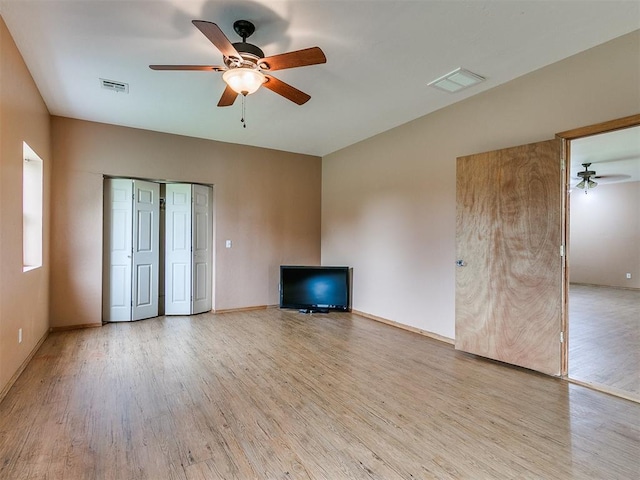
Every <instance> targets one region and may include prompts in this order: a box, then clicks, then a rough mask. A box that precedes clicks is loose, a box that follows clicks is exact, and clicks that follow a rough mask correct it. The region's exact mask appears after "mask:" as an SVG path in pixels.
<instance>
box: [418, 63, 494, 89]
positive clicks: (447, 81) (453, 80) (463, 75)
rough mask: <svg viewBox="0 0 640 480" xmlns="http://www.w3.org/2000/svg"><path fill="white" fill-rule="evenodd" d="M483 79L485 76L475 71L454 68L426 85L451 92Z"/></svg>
mask: <svg viewBox="0 0 640 480" xmlns="http://www.w3.org/2000/svg"><path fill="white" fill-rule="evenodd" d="M484 81H485V78H484V77H481V76H480V75H478V74H477V73H473V72H470V71H469V70H465V69H464V68H456V69H455V70H454V71H453V72H449V73H447V74H446V75H443V76H442V77H440V78H437V79H435V80H434V81H433V82H429V83H428V85H429V86H430V87H435V88H439V89H440V90H444V91H445V92H449V93H453V92H457V91H459V90H462V89H463V88H467V87H471V86H472V85H475V84H477V83H480V82H484Z"/></svg>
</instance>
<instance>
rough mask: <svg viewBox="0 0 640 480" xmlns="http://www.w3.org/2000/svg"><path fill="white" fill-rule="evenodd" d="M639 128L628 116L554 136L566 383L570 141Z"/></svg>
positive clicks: (634, 118)
mask: <svg viewBox="0 0 640 480" xmlns="http://www.w3.org/2000/svg"><path fill="white" fill-rule="evenodd" d="M638 125H640V114H636V115H630V116H628V117H622V118H617V119H615V120H608V121H606V122H601V123H596V124H593V125H587V126H584V127H579V128H574V129H572V130H566V131H564V132H560V133H556V138H560V139H561V140H562V152H563V159H564V165H565V169H564V172H563V179H562V181H563V190H564V192H563V195H562V218H563V220H562V224H563V232H562V243H563V245H564V258H563V272H564V273H563V275H564V278H563V281H562V333H563V336H564V342H563V344H562V353H561V367H560V372H561V377H562V378H564V379H566V380H569V376H568V375H569V254H570V251H569V235H570V232H569V186H570V185H569V184H570V177H571V163H570V162H571V140H576V139H578V138H584V137H590V136H592V135H598V134H600V133H607V132H613V131H615V130H622V129H625V128H629V127H635V126H638ZM592 388H594V389H595V390H600V388H598V387H597V386H592Z"/></svg>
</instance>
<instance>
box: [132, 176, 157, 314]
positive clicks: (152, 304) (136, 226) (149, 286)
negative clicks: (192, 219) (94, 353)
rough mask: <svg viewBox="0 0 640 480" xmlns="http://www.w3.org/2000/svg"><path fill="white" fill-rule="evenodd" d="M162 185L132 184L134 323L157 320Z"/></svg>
mask: <svg viewBox="0 0 640 480" xmlns="http://www.w3.org/2000/svg"><path fill="white" fill-rule="evenodd" d="M159 214H160V185H158V184H157V183H153V182H144V181H142V180H134V181H133V218H134V223H133V276H132V283H133V291H132V295H133V298H132V300H133V302H132V306H131V319H132V320H141V319H143V318H151V317H157V316H158V296H159V295H158V285H159V275H158V273H159V272H158V270H159V266H160V241H159V236H160V221H159V217H160V215H159Z"/></svg>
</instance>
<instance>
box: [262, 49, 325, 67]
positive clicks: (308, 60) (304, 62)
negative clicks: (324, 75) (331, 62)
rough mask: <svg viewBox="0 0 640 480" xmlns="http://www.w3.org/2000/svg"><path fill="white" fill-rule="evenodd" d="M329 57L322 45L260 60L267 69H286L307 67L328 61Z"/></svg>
mask: <svg viewBox="0 0 640 480" xmlns="http://www.w3.org/2000/svg"><path fill="white" fill-rule="evenodd" d="M326 61H327V57H325V56H324V52H323V51H322V50H321V49H320V47H311V48H305V49H304V50H296V51H295V52H289V53H281V54H280V55H273V56H271V57H266V58H263V59H262V60H260V62H259V65H260V66H261V68H264V69H265V70H270V71H274V70H284V69H285V68H295V67H306V66H308V65H317V64H319V63H326Z"/></svg>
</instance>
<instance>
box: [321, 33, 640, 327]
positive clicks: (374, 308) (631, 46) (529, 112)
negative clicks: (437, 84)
mask: <svg viewBox="0 0 640 480" xmlns="http://www.w3.org/2000/svg"><path fill="white" fill-rule="evenodd" d="M639 59H640V33H639V32H638V31H636V32H634V33H632V34H629V35H626V36H623V37H620V38H618V39H616V40H614V41H611V42H608V43H606V44H603V45H600V46H598V47H596V48H593V49H591V50H588V51H585V52H583V53H580V54H578V55H575V56H573V57H571V58H568V59H566V60H563V61H561V62H558V63H556V64H553V65H550V66H548V67H545V68H543V69H541V70H538V71H536V72H533V73H531V74H528V75H526V76H523V77H521V78H519V79H516V80H514V81H512V82H509V83H507V84H505V85H503V86H500V87H496V88H494V89H492V90H489V91H487V92H484V93H482V94H479V95H477V96H474V97H472V98H469V99H467V100H465V101H462V102H460V103H458V104H455V105H453V106H451V107H448V108H445V109H442V110H440V111H438V112H435V113H433V114H431V115H427V116H425V117H422V118H420V119H417V120H415V121H413V122H410V123H407V124H405V125H403V126H400V127H398V128H395V129H393V130H390V131H387V132H384V133H382V134H380V135H377V136H375V137H373V138H370V139H368V140H365V141H363V142H361V143H358V144H356V145H353V146H350V147H348V148H345V149H343V150H341V151H338V152H335V153H333V154H331V155H328V156H326V157H325V158H323V166H322V169H323V170H322V262H323V264H327V265H329V264H346V265H351V266H353V267H354V285H353V307H354V309H356V310H359V311H363V312H366V313H369V314H372V315H376V316H379V317H383V318H387V319H390V320H394V321H397V322H400V323H403V324H406V325H409V326H412V327H416V328H419V329H422V330H426V331H429V332H433V333H436V334H438V335H442V336H445V337H449V338H453V337H454V325H455V312H454V299H455V266H454V262H455V260H456V258H455V220H456V213H455V179H456V172H455V161H456V157H459V156H462V155H469V154H473V153H479V152H484V151H490V150H495V149H499V148H505V147H509V146H515V145H521V144H526V143H532V142H536V141H541V140H546V139H551V138H553V137H554V135H555V134H556V133H557V132H561V131H564V130H568V129H572V128H577V127H581V126H585V125H591V124H594V123H598V122H602V121H606V120H610V119H615V118H619V117H624V116H628V115H632V114H637V113H638V112H640V87H639V85H640V68H639ZM425 88H427V87H426V86H425ZM443 95H446V94H443Z"/></svg>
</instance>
